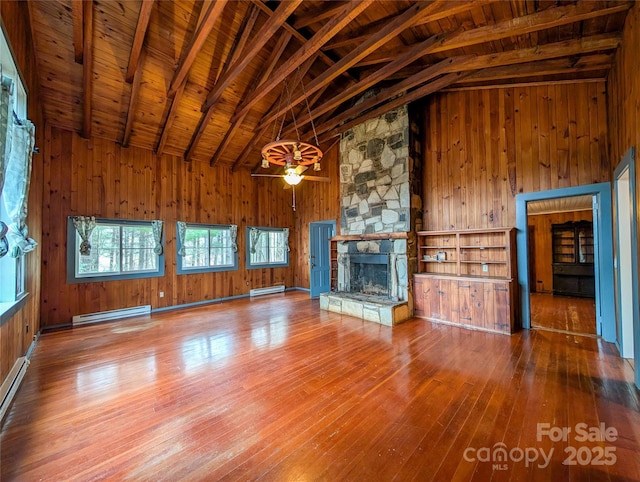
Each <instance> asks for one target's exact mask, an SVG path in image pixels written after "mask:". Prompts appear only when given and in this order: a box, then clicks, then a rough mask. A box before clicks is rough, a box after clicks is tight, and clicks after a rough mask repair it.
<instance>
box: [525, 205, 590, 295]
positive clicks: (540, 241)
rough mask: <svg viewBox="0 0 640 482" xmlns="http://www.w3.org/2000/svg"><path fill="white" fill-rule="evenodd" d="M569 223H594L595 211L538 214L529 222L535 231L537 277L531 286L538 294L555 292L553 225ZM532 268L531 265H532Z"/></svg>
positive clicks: (534, 266)
mask: <svg viewBox="0 0 640 482" xmlns="http://www.w3.org/2000/svg"><path fill="white" fill-rule="evenodd" d="M567 221H593V211H571V212H567V213H553V214H536V215H533V216H529V217H528V218H527V222H528V225H529V231H530V233H531V231H533V250H532V251H533V259H532V257H531V256H530V257H529V263H533V270H532V272H531V271H530V274H531V275H532V276H535V279H534V282H533V283H532V284H531V285H530V286H531V287H532V288H533V289H532V291H535V292H537V293H551V292H552V291H553V270H552V262H553V249H552V244H551V225H552V224H561V223H566V222H567ZM530 266H531V264H530Z"/></svg>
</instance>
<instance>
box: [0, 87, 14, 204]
mask: <svg viewBox="0 0 640 482" xmlns="http://www.w3.org/2000/svg"><path fill="white" fill-rule="evenodd" d="M1 85H2V87H1V88H0V195H2V186H3V185H4V164H5V162H4V158H5V148H6V145H7V144H6V139H7V129H8V128H9V119H10V118H11V113H12V110H11V107H10V106H11V102H10V101H9V100H10V98H11V85H12V80H11V79H9V78H8V77H2V81H1Z"/></svg>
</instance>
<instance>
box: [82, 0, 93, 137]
mask: <svg viewBox="0 0 640 482" xmlns="http://www.w3.org/2000/svg"><path fill="white" fill-rule="evenodd" d="M82 10H83V12H82V18H83V24H82V137H84V138H85V139H89V138H90V137H91V105H92V104H91V97H92V95H93V0H87V1H84V2H82Z"/></svg>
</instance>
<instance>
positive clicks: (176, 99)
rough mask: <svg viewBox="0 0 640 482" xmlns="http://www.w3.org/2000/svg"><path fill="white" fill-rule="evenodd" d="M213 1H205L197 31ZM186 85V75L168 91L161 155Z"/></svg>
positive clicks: (159, 152)
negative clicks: (168, 101) (176, 85)
mask: <svg viewBox="0 0 640 482" xmlns="http://www.w3.org/2000/svg"><path fill="white" fill-rule="evenodd" d="M212 1H214V0H205V1H204V2H203V6H202V8H201V10H200V15H199V16H198V21H197V23H196V32H197V31H198V29H199V28H200V26H201V25H202V24H203V22H204V21H205V20H206V19H208V18H210V15H211V8H210V7H211V6H212ZM194 37H195V35H194ZM147 49H149V47H147ZM153 54H154V55H155V56H156V57H158V56H160V55H161V52H158V51H156V50H154V51H153ZM170 60H171V61H173V59H170ZM186 85H187V79H186V76H185V77H184V79H183V80H182V82H181V83H180V85H179V86H178V88H177V89H176V90H175V91H174V92H171V91H169V92H168V93H167V98H170V99H171V107H170V108H169V112H168V113H167V118H166V119H165V121H164V124H163V125H162V132H161V133H160V139H159V140H158V144H157V146H156V154H159V155H161V154H162V153H163V152H164V148H165V146H166V144H167V139H168V137H169V132H170V130H171V126H173V121H174V120H175V116H176V114H177V112H178V106H179V105H180V101H181V100H182V94H184V88H185V86H186Z"/></svg>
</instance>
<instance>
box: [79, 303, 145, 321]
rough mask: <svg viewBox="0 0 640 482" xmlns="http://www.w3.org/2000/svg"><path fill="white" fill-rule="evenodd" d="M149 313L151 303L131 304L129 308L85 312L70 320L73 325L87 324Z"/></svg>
mask: <svg viewBox="0 0 640 482" xmlns="http://www.w3.org/2000/svg"><path fill="white" fill-rule="evenodd" d="M150 313H151V305H143V306H133V307H131V308H123V309H121V310H110V311H100V312H98V313H87V314H85V315H76V316H74V317H73V319H72V320H71V322H72V323H73V326H79V325H87V324H89V323H98V322H100V321H107V320H118V319H120V318H129V317H131V316H141V315H148V314H150Z"/></svg>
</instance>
